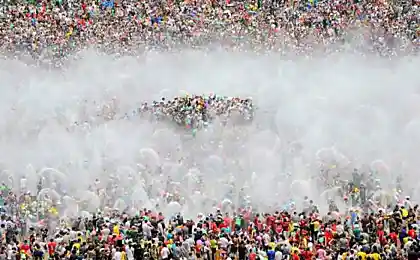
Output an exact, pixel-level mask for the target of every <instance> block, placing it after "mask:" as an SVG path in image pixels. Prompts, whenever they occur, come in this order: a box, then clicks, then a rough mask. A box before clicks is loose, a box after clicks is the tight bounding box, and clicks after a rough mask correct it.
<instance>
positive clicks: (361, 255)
mask: <svg viewBox="0 0 420 260" xmlns="http://www.w3.org/2000/svg"><path fill="white" fill-rule="evenodd" d="M357 256H358V257H359V256H360V258H362V260H366V253H365V252H357Z"/></svg>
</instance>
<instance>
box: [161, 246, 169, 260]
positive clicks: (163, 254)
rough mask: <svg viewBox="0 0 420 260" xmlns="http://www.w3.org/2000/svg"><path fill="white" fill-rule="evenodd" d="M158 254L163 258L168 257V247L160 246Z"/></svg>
mask: <svg viewBox="0 0 420 260" xmlns="http://www.w3.org/2000/svg"><path fill="white" fill-rule="evenodd" d="M160 256H161V257H162V258H163V259H167V258H169V249H168V248H167V247H164V248H162V251H160Z"/></svg>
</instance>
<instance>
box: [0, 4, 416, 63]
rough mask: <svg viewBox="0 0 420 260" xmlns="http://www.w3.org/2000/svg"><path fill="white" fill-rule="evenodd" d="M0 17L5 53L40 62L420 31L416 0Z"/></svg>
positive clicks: (37, 7) (400, 43)
mask: <svg viewBox="0 0 420 260" xmlns="http://www.w3.org/2000/svg"><path fill="white" fill-rule="evenodd" d="M0 16H1V21H0V46H1V49H2V50H3V52H4V53H9V54H10V53H13V54H16V53H27V52H29V53H30V54H31V55H32V56H34V57H36V58H41V60H42V59H51V58H62V57H63V56H66V55H67V54H69V53H72V52H73V51H75V50H80V49H83V48H86V47H89V46H92V47H98V48H100V49H102V50H103V51H111V52H120V53H122V52H135V51H138V50H139V49H140V50H144V48H163V49H171V48H176V47H181V46H188V47H199V46H209V45H211V43H214V42H217V43H220V44H222V45H223V46H230V47H232V48H253V49H260V50H262V49H263V50H267V49H269V50H275V51H282V52H287V51H294V50H298V51H301V50H310V49H311V48H315V47H316V46H318V47H320V46H325V45H326V44H329V43H344V42H351V41H352V40H353V39H358V40H356V41H355V42H356V43H362V44H361V45H363V46H365V45H367V46H370V47H369V48H371V49H372V50H376V51H378V50H379V51H380V52H382V51H385V50H386V51H387V52H391V53H394V54H395V53H397V52H399V51H402V50H404V51H407V50H408V51H412V50H413V48H414V49H415V48H417V47H418V38H419V37H418V36H419V32H420V31H419V23H418V21H419V4H418V1H417V0H407V1H397V0H395V1H386V0H377V1H360V0H352V1H344V0H326V1H319V0H305V1H296V0H293V1H279V0H272V1H268V0H251V1H234V0H223V1H222V0H207V1H197V0H188V1H187V0H186V1H180V0H161V1H132V0H129V1H115V0H109V1H105V0H103V1H99V0H96V1H95V0H92V1H70V0H57V1H47V0H38V1H36V0H27V1H17V0H13V1H12V0H9V1H8V4H6V5H4V6H2V8H1V9H0ZM364 43H368V44H364ZM141 46H142V47H141Z"/></svg>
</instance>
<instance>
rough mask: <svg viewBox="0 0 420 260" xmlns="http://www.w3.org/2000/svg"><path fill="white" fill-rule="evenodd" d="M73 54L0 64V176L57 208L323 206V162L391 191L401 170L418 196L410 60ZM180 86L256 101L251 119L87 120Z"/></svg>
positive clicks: (68, 211)
mask: <svg viewBox="0 0 420 260" xmlns="http://www.w3.org/2000/svg"><path fill="white" fill-rule="evenodd" d="M81 56H83V57H84V58H83V59H81V60H78V61H75V62H73V63H71V64H70V65H69V66H68V67H67V68H66V69H65V70H61V71H59V70H55V71H47V70H43V69H40V68H34V67H28V66H26V65H25V64H24V63H21V62H17V61H11V60H2V61H0V64H1V70H0V79H1V82H2V90H1V95H0V113H1V116H2V119H3V120H2V121H1V122H0V134H1V135H0V136H1V140H0V163H1V164H0V166H1V169H0V170H3V172H2V175H3V177H4V178H3V179H6V178H7V179H8V180H9V182H10V184H11V185H13V186H14V189H21V190H22V189H25V190H26V189H27V190H30V191H31V192H32V193H33V194H34V193H36V189H37V187H36V185H37V183H38V179H39V178H42V179H43V180H44V183H43V185H44V189H43V190H42V191H41V195H40V196H45V197H46V198H48V199H50V200H60V201H61V203H62V204H63V205H64V207H65V212H64V213H63V214H64V215H67V216H71V215H74V214H82V213H83V214H85V213H86V212H85V211H83V210H87V211H93V210H95V209H97V208H103V207H105V206H108V207H110V208H118V209H120V210H128V211H130V212H136V211H137V210H138V209H141V208H143V207H148V208H154V209H157V210H160V211H163V212H164V213H167V214H175V213H176V212H180V211H181V212H183V213H184V214H186V215H187V216H193V215H195V214H197V213H199V212H208V211H210V210H213V209H214V208H216V207H222V208H223V209H225V210H234V209H233V208H234V207H240V206H244V205H252V206H253V207H254V208H257V209H259V210H263V211H264V210H269V209H272V208H273V207H282V206H283V205H285V204H287V203H288V202H289V201H291V200H292V201H296V202H299V201H301V200H302V199H303V197H304V196H309V197H310V198H312V199H313V200H314V201H315V202H316V203H317V204H319V205H325V204H326V199H327V198H326V197H331V196H333V195H331V196H330V195H328V194H330V193H331V192H332V191H333V189H334V188H331V187H330V188H328V189H327V188H326V187H323V186H322V185H318V184H319V183H318V182H317V177H318V176H319V174H320V173H319V165H320V164H326V165H330V164H334V165H335V166H334V167H335V169H339V170H340V171H341V174H343V175H345V174H346V172H347V171H348V169H352V168H353V167H355V168H356V167H359V166H360V165H371V166H372V167H373V168H375V169H376V170H377V172H378V173H379V174H380V176H379V178H381V182H382V183H385V184H387V185H388V186H389V187H390V188H391V187H392V186H393V185H392V184H393V183H394V182H395V176H397V174H403V175H404V185H405V186H406V187H408V188H413V189H414V190H415V192H414V194H415V196H418V194H420V193H419V191H418V187H417V186H418V185H416V182H415V178H416V174H417V169H418V166H420V165H419V160H418V159H417V155H418V154H419V152H420V124H419V122H420V121H419V120H420V109H419V108H420V107H419V106H420V102H419V96H420V85H419V82H420V74H418V73H416V70H417V68H419V67H420V59H419V58H418V57H407V58H400V59H398V60H394V61H392V62H391V61H389V60H385V59H381V58H375V57H359V56H358V57H356V56H352V55H350V54H348V55H347V54H343V53H341V54H335V55H330V56H328V57H324V58H295V59H293V60H288V59H285V58H284V57H282V56H280V55H277V54H275V53H272V54H270V55H258V54H250V53H239V52H224V51H213V52H202V51H184V52H182V53H181V54H168V53H149V54H146V55H144V56H141V57H124V58H122V59H118V60H115V59H113V58H112V57H111V56H106V55H97V54H95V53H93V52H85V53H84V54H81ZM185 93H194V94H202V93H217V94H221V95H227V96H242V97H252V98H253V101H254V103H255V105H256V106H257V107H258V109H257V111H256V115H255V119H254V121H253V123H252V124H249V125H238V124H235V123H234V122H230V123H229V124H227V125H226V126H225V127H221V126H220V125H219V123H220V122H218V120H215V122H214V123H213V124H211V125H209V126H208V127H207V128H206V129H205V130H202V131H198V132H197V134H196V136H195V137H191V135H190V134H189V133H188V132H185V131H184V130H181V129H178V128H176V127H175V126H174V125H172V124H167V123H150V122H149V121H148V120H144V119H140V118H136V117H133V118H131V119H130V120H113V121H112V120H111V121H104V120H103V118H100V117H98V116H97V115H98V114H100V112H101V111H102V109H103V107H104V106H108V107H109V106H111V107H112V109H113V111H114V112H115V113H116V114H117V115H124V113H126V112H127V111H132V110H133V109H135V108H137V107H139V106H140V104H141V103H142V102H144V101H149V102H150V101H152V100H157V99H160V98H161V97H162V96H166V97H169V98H172V97H173V96H176V95H183V94H185ZM110 104H111V105H110ZM74 122H82V123H80V124H78V125H77V126H76V125H74ZM83 122H84V123H83ZM22 186H24V187H22ZM319 195H321V196H319ZM327 195H328V196H327ZM168 198H171V199H168ZM174 198H177V199H174ZM413 199H420V198H419V197H415V198H413ZM82 205H83V207H84V209H81V208H80V207H82Z"/></svg>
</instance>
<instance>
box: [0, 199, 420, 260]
mask: <svg viewBox="0 0 420 260" xmlns="http://www.w3.org/2000/svg"><path fill="white" fill-rule="evenodd" d="M10 196H11V195H10V194H9V197H10ZM7 201H8V200H7ZM16 202H17V201H16ZM18 203H22V202H18ZM331 203H332V204H331V205H330V209H329V210H330V211H329V212H327V213H324V214H320V212H319V211H318V208H317V206H316V205H315V204H314V203H313V201H311V200H309V199H308V198H307V197H305V198H304V203H303V207H301V208H300V210H297V208H295V207H291V208H289V209H279V210H277V211H276V210H273V211H272V212H266V213H259V212H255V211H253V210H252V208H250V207H246V208H239V209H237V210H234V211H233V212H232V211H230V213H227V212H223V211H222V210H220V209H216V210H215V211H214V212H211V213H207V214H203V213H198V214H197V216H196V217H194V218H189V219H186V218H184V217H183V215H182V214H179V213H176V214H174V215H171V216H164V215H163V214H162V213H161V212H155V211H152V210H148V209H140V210H139V211H138V212H137V213H136V214H134V215H129V214H127V213H125V212H120V211H115V210H112V209H108V210H106V211H98V212H96V213H92V214H91V215H89V216H85V217H79V218H76V219H69V218H63V219H62V221H60V224H59V225H55V226H54V228H53V225H51V223H52V222H54V221H56V220H57V219H58V216H57V212H54V211H52V210H51V209H47V208H45V209H46V212H49V213H47V214H46V215H45V216H44V217H43V219H42V220H41V221H39V222H37V223H32V224H25V225H26V226H25V225H24V224H23V222H22V221H18V218H17V216H18V215H19V214H18V215H15V214H11V213H10V212H4V211H3V213H2V215H1V220H0V235H1V247H0V259H98V260H99V259H115V260H121V259H122V260H124V259H126V260H131V259H159V260H169V259H174V260H177V259H180V260H181V259H188V260H190V259H191V260H192V259H209V260H213V259H214V260H221V259H229V260H230V259H238V260H245V259H249V260H254V259H259V260H265V259H268V260H281V259H291V260H299V259H304V260H311V259H320V260H327V259H329V260H332V259H342V260H356V259H360V260H367V259H368V260H379V259H382V260H384V259H389V260H394V259H409V260H411V259H418V258H419V257H420V230H419V226H418V223H419V221H420V210H419V208H418V205H414V204H413V203H412V202H411V201H410V198H409V197H406V198H405V200H402V201H400V202H399V203H397V204H396V205H395V207H393V208H389V207H388V208H379V209H369V211H370V212H368V211H366V209H361V208H360V207H349V208H347V209H346V210H341V211H336V210H337V208H336V205H333V204H334V202H331ZM6 204H7V203H6ZM6 206H7V205H6ZM6 208H8V207H6Z"/></svg>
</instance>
